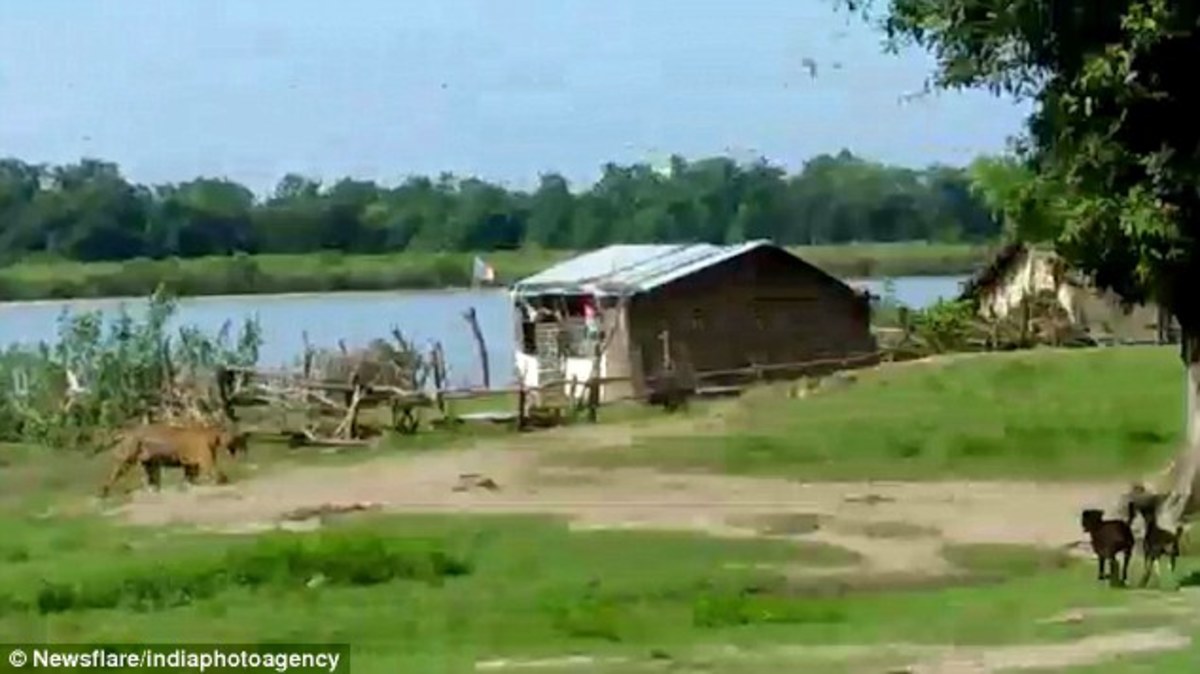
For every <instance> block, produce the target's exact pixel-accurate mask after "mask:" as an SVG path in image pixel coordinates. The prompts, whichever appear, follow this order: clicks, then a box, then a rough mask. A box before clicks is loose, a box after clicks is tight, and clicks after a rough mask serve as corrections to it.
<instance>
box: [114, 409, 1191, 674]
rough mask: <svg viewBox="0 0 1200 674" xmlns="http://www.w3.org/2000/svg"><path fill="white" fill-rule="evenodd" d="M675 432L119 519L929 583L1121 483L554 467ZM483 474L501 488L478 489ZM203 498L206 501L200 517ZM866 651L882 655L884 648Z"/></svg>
mask: <svg viewBox="0 0 1200 674" xmlns="http://www.w3.org/2000/svg"><path fill="white" fill-rule="evenodd" d="M679 423H681V420H675V419H664V420H663V422H662V425H657V426H656V425H651V426H649V427H646V428H641V427H639V428H638V430H636V431H634V430H631V429H630V428H628V427H620V426H604V425H602V426H596V427H589V428H580V427H575V428H566V429H557V430H554V431H547V432H542V433H537V434H529V435H522V436H513V437H510V438H503V439H494V440H489V441H487V442H481V443H480V444H478V445H477V446H475V447H472V448H468V449H463V450H455V451H445V452H425V453H421V454H415V455H408V456H394V455H393V456H381V457H379V458H374V459H371V460H368V461H365V462H362V463H358V464H356V465H351V466H337V467H328V466H326V467H301V468H293V469H289V470H286V471H282V472H270V473H268V474H264V475H261V476H258V477H255V478H254V479H249V480H244V481H241V482H239V483H237V484H233V485H228V486H225V487H205V488H194V489H191V490H182V489H180V490H177V489H171V488H167V489H164V490H163V491H162V492H160V493H157V494H154V493H147V492H137V493H135V494H134V495H133V497H132V498H131V500H130V501H129V502H128V503H126V504H125V505H123V506H121V507H119V508H117V509H115V510H113V511H112V513H111V514H113V515H115V516H118V517H121V518H124V519H126V520H127V521H129V522H130V523H135V524H143V525H161V524H173V523H179V524H183V523H186V524H192V525H199V526H202V527H205V528H213V529H217V530H222V531H241V532H245V531H257V530H262V529H267V528H271V527H275V526H280V523H281V522H282V521H285V520H292V521H288V522H287V526H291V527H298V528H303V527H305V526H311V525H315V522H316V521H315V520H309V522H308V523H305V522H303V521H301V522H296V521H294V520H295V519H296V518H295V517H289V514H294V513H296V512H297V511H300V510H302V509H309V510H310V511H313V512H315V511H316V510H318V509H320V508H322V507H325V508H338V507H353V506H354V505H359V506H367V507H378V508H380V509H382V510H385V511H392V512H442V513H445V512H452V513H502V512H503V513H542V514H545V513H550V514H558V515H563V516H566V517H567V518H569V521H570V522H571V526H573V527H579V528H618V527H646V528H654V529H664V528H666V529H686V530H696V531H703V532H706V533H709V534H712V535H719V536H759V535H766V534H770V535H774V536H781V537H785V538H795V539H797V540H805V541H819V542H824V543H829V544H833V545H836V546H839V547H842V548H845V549H848V550H851V551H853V552H856V553H858V555H859V556H860V558H861V561H860V562H859V563H858V564H857V565H855V566H854V567H844V568H835V569H822V570H821V571H819V572H820V573H845V572H847V571H853V572H857V573H860V574H878V575H884V574H887V575H895V574H903V575H905V576H922V575H941V574H947V573H952V572H953V571H954V569H953V567H952V566H951V565H950V564H949V563H948V562H947V561H946V560H945V559H944V558H943V557H942V555H941V552H940V551H941V548H942V546H943V545H944V544H945V543H1013V544H1028V545H1039V546H1048V547H1059V548H1063V547H1071V546H1079V544H1080V543H1082V532H1081V531H1080V530H1079V525H1078V517H1077V513H1078V512H1079V510H1080V508H1081V507H1084V506H1087V505H1097V506H1100V507H1105V506H1106V505H1108V504H1109V503H1110V502H1111V501H1112V499H1113V497H1114V495H1116V494H1119V493H1120V492H1121V490H1122V489H1123V488H1124V487H1125V485H1124V484H1121V483H1060V484H1046V483H1031V482H1012V481H1006V482H1001V481H995V482H924V483H904V482H813V483H801V482H795V481H787V480H780V479H768V478H751V477H731V476H719V475H702V474H663V473H659V472H655V471H652V470H640V469H617V470H585V469H563V468H557V467H550V466H548V465H546V464H545V461H544V459H545V457H547V456H548V455H550V454H552V453H553V452H555V451H559V450H560V449H561V448H570V449H572V450H579V449H581V448H583V447H588V448H591V449H593V450H594V451H622V450H625V449H627V448H628V447H629V446H630V444H632V439H633V438H632V435H633V433H634V432H636V433H638V435H640V436H644V435H646V434H653V433H655V432H672V433H677V432H678V431H679V430H681V429H679V428H675V427H668V426H667V425H675V424H679ZM708 423H719V419H718V420H716V421H712V420H710V421H709V422H708ZM692 430H693V431H696V430H704V429H692ZM464 475H465V476H467V477H465V478H464V477H463V476H464ZM485 478H486V479H487V480H490V481H491V485H489V486H490V487H492V488H488V486H479V485H480V482H482V481H484V479H485ZM201 500H202V501H204V505H203V507H196V502H197V501H201ZM789 527H791V528H789ZM1075 550H1076V551H1077V552H1078V553H1079V554H1088V552H1089V551H1087V550H1085V549H1082V548H1079V547H1075ZM795 572H796V573H816V571H813V570H811V569H806V570H800V569H797V570H795ZM1187 596H1188V599H1187V601H1188V602H1190V603H1189V604H1187V610H1188V611H1192V612H1193V615H1197V614H1200V598H1198V597H1196V596H1193V595H1191V594H1190V593H1188V595H1187ZM1189 643H1190V639H1189V638H1188V637H1187V636H1184V635H1181V634H1178V633H1176V632H1173V631H1171V630H1169V629H1164V630H1157V631H1154V630H1151V631H1146V632H1133V633H1119V634H1112V635H1107V636H1101V637H1093V638H1091V639H1089V640H1083V641H1080V642H1074V643H1066V644H1056V645H1045V644H1042V645H1034V644H1030V645H1028V646H1013V647H1005V648H992V649H964V648H958V647H954V646H950V645H948V646H946V647H944V648H931V647H920V648H917V649H911V648H910V649H908V650H907V651H904V652H905V653H908V654H909V655H911V657H912V660H913V662H914V664H913V665H912V666H911V667H910V668H908V669H907V670H898V671H911V672H914V673H915V672H923V673H925V672H927V673H931V674H932V673H936V674H976V673H983V672H995V671H1001V670H1005V671H1011V670H1021V669H1035V668H1055V667H1065V666H1068V665H1083V664H1089V663H1095V662H1103V661H1105V660H1106V659H1108V658H1111V657H1114V656H1115V655H1118V654H1121V653H1126V654H1127V653H1135V652H1144V651H1155V650H1171V649H1177V648H1184V647H1187V646H1188V644H1189ZM863 649H864V650H865V651H866V650H869V651H870V652H871V653H874V654H878V653H879V649H878V647H875V646H871V647H866V646H864V647H863ZM901 650H902V651H903V650H904V649H901ZM806 653H807V655H805V657H819V654H817V653H816V651H814V650H813V649H807V651H806ZM777 655H779V654H777ZM785 655H786V654H785ZM578 665H579V663H575V664H574V665H567V664H565V663H564V664H562V667H556V665H555V664H553V663H550V664H547V663H541V664H534V663H517V662H510V663H492V664H491V665H486V664H485V663H481V668H483V669H486V668H489V667H490V668H494V669H510V668H515V669H518V670H519V669H529V668H534V669H539V670H545V669H547V668H548V669H550V670H554V669H556V668H566V669H577V668H578Z"/></svg>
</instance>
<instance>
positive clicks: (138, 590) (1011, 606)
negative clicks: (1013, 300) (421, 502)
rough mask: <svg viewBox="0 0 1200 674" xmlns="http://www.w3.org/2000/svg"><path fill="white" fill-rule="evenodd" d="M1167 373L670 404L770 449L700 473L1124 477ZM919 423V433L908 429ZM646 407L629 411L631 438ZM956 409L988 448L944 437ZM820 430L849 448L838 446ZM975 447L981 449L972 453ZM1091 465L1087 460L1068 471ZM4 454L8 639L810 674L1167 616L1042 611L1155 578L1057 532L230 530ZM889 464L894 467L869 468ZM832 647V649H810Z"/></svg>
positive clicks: (1105, 598)
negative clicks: (103, 512)
mask: <svg viewBox="0 0 1200 674" xmlns="http://www.w3.org/2000/svg"><path fill="white" fill-rule="evenodd" d="M1170 367H1171V355H1170V354H1169V353H1168V352H1167V351H1166V350H1165V349H1157V348H1127V349H1126V348H1123V349H1109V350H1096V351H1089V352H1082V351H1080V352H1034V353H1022V354H1007V355H992V356H987V357H980V358H963V359H961V360H950V361H948V362H946V363H944V364H926V363H913V364H908V365H901V366H896V367H895V368H892V369H890V370H887V371H881V372H878V373H872V374H870V375H868V374H867V373H861V379H860V380H859V381H858V382H856V383H854V384H852V385H851V386H849V387H847V388H844V389H840V390H834V391H826V392H820V393H817V394H815V395H814V397H811V398H810V399H807V400H804V401H796V400H792V399H790V398H787V397H786V396H784V395H782V393H783V391H782V388H783V387H782V386H772V387H765V388H763V389H761V390H756V391H753V392H751V394H750V397H749V398H747V399H745V400H744V401H742V402H737V403H728V402H725V403H711V404H709V403H703V404H698V405H696V406H695V408H694V409H693V411H692V412H690V413H689V414H695V415H699V414H705V415H709V414H712V413H714V412H717V411H720V412H722V414H721V418H722V419H724V421H725V422H726V423H728V424H729V428H728V430H727V431H726V435H725V437H724V438H723V439H719V441H724V442H730V441H732V440H731V439H732V438H735V437H736V435H737V434H739V433H740V432H743V431H745V429H746V428H747V425H753V426H754V427H756V432H758V433H760V434H761V435H762V436H763V437H774V440H772V441H771V442H775V443H777V445H776V447H777V451H776V453H775V454H772V455H770V456H769V457H768V458H771V461H769V462H767V461H763V458H764V457H763V456H762V455H759V456H757V457H756V456H755V455H754V451H755V448H754V446H752V445H753V443H754V442H756V441H755V440H753V439H750V440H748V441H747V442H749V443H750V444H748V445H743V446H742V447H741V449H742V450H749V451H750V456H751V459H750V462H749V463H746V464H735V465H729V464H728V463H725V464H716V463H711V462H710V463H708V464H707V465H702V467H706V468H717V469H722V470H730V469H731V470H736V471H738V472H767V471H770V472H772V473H775V474H785V475H786V474H793V475H798V474H801V473H802V472H803V474H804V476H805V478H806V479H812V478H813V477H818V478H819V477H824V476H845V477H855V478H861V477H864V476H874V475H889V476H894V475H897V474H903V475H905V476H909V477H942V476H946V475H951V474H959V475H976V476H988V477H994V476H998V475H1011V474H1021V475H1030V474H1033V476H1035V477H1036V476H1041V475H1043V474H1044V475H1045V476H1058V477H1074V476H1075V471H1083V474H1087V475H1098V474H1108V473H1110V472H1112V471H1122V472H1123V474H1122V476H1123V477H1124V476H1127V475H1128V472H1129V471H1134V470H1141V469H1144V468H1147V467H1153V466H1155V465H1156V463H1157V461H1158V460H1159V459H1160V458H1162V456H1164V454H1165V452H1166V448H1167V446H1168V445H1169V444H1170V442H1171V440H1172V439H1173V437H1172V436H1171V434H1170V433H1169V432H1168V431H1166V430H1164V429H1169V428H1172V427H1173V425H1172V424H1171V423H1170V421H1171V420H1172V418H1173V416H1174V412H1175V410H1176V406H1177V403H1178V399H1177V394H1178V391H1177V387H1174V386H1171V385H1170V382H1171V380H1170V379H1169V378H1163V377H1162V376H1161V374H1162V372H1163V371H1164V370H1169V369H1170ZM904 400H908V401H910V402H909V404H910V405H911V409H912V412H906V411H905V409H907V408H904V407H902V406H901V403H902V401H904ZM1000 402H1003V403H1004V404H998V403H1000ZM718 405H733V406H734V407H733V408H729V407H721V408H719V409H718V407H717V406H718ZM731 412H732V413H731ZM780 414H788V415H791V416H792V417H793V418H791V419H786V420H781V419H779V418H775V417H777V415H780ZM964 415H965V416H964ZM959 417H962V418H959ZM826 418H827V420H826ZM926 418H927V420H925V421H918V422H917V423H918V424H919V425H920V428H919V429H912V428H910V427H908V426H906V424H912V423H913V421H911V420H914V419H918V420H920V419H926ZM952 419H957V420H954V421H952ZM658 420H659V421H661V418H659V419H658ZM651 422H652V420H650V419H641V420H638V421H634V422H632V423H633V426H634V428H635V434H636V428H637V427H638V426H639V425H640V424H642V423H651ZM926 424H928V425H926ZM680 426H681V427H686V424H681V425H680ZM806 426H813V428H812V429H805V427H806ZM851 426H857V427H861V428H863V429H866V430H864V431H861V432H859V433H858V434H854V433H853V432H851V431H850V430H849V429H850V427H851ZM938 428H945V429H946V430H945V431H939V430H937V429H938ZM1084 428H1090V429H1091V430H1090V431H1088V432H1087V433H1085V434H1084V435H1081V436H1077V435H1076V434H1077V433H1080V432H1081V429H1084ZM905 429H907V430H905ZM970 429H974V431H973V432H977V433H978V434H979V437H981V438H987V439H988V440H987V442H990V443H991V444H990V445H987V442H983V441H982V440H979V439H978V438H976V439H975V440H969V439H967V440H964V439H963V437H960V436H959V434H962V433H966V432H967V431H968V430H970ZM1055 429H1058V430H1055ZM918 430H919V431H922V432H924V433H925V435H926V436H927V438H926V440H925V444H928V446H929V447H931V450H930V452H931V455H930V456H925V455H923V454H921V453H918V454H917V455H914V456H909V457H904V456H897V455H896V453H895V448H896V447H900V446H903V447H909V448H911V447H914V446H917V447H920V446H922V445H920V444H917V443H916V442H915V441H914V438H913V435H912V434H913V433H915V432H917V431H918ZM789 434H790V437H791V440H790V441H789V440H788V438H789ZM823 434H828V435H831V436H832V438H831V439H829V440H828V441H827V443H828V444H827V445H824V447H825V448H826V450H827V451H828V452H829V453H828V455H827V457H826V460H825V462H824V463H820V464H813V463H811V462H808V461H806V460H804V458H805V455H806V454H807V453H808V452H810V451H811V448H812V447H813V446H814V445H813V443H814V442H815V439H816V438H819V437H820V436H821V435H823ZM897 434H900V438H899V440H893V439H891V438H892V436H894V435H897ZM868 436H873V437H874V438H875V439H874V440H869V439H868ZM690 440H691V441H692V442H694V443H697V449H696V450H694V452H693V454H692V455H691V456H690V457H689V460H688V461H678V460H677V459H678V457H683V456H685V454H684V452H683V450H682V449H681V448H680V447H678V446H675V445H672V444H671V443H668V445H667V448H666V449H665V450H656V449H652V448H648V447H647V448H634V449H632V450H628V451H627V452H621V450H615V449H614V450H612V451H606V452H592V454H593V455H603V456H608V457H612V456H615V455H616V454H617V453H621V456H622V457H623V458H632V457H649V458H650V459H652V460H653V461H660V460H662V459H663V458H664V457H665V458H666V459H667V460H668V461H669V462H671V463H672V465H673V466H682V465H687V466H693V465H697V463H696V462H695V461H694V459H695V458H696V457H697V456H700V457H703V456H704V455H705V454H706V453H709V452H711V451H712V447H711V446H710V445H709V444H706V443H708V442H709V441H708V440H707V439H705V438H704V437H701V436H692V437H691V438H690ZM789 442H790V443H791V444H792V445H794V447H795V449H793V450H791V451H792V452H793V454H790V455H789V454H788V449H787V448H788V446H789V445H788V443H789ZM956 442H957V443H958V444H957V445H956V444H955V443H956ZM1031 442H1035V444H1034V445H1033V446H1032V447H1031V446H1030V443H1031ZM854 443H857V444H854ZM897 443H898V444H897ZM839 444H840V445H842V446H843V448H844V449H845V450H846V451H843V452H838V453H834V452H833V451H832V450H833V448H834V447H836V446H838V445H839ZM981 446H989V447H991V450H990V451H968V450H969V449H970V448H976V447H981ZM956 447H957V448H958V449H957V451H956V450H955V448H956ZM258 449H259V448H258V447H256V448H255V449H254V450H252V455H253V456H254V457H256V458H255V461H256V462H258V461H262V460H263V455H262V454H261V453H259V452H258ZM659 451H665V454H658V452H659ZM731 455H732V454H730V455H729V456H731ZM1075 455H1078V456H1075ZM796 456H799V457H801V458H800V460H795V457H796ZM1089 459H1094V460H1095V461H1096V462H1097V464H1096V466H1094V467H1091V468H1087V467H1086V465H1085V464H1086V462H1087V461H1088V460H1089ZM726 460H727V461H728V458H727V459H726ZM0 462H2V463H3V464H4V466H3V471H0V528H3V530H4V531H5V536H4V539H3V542H0V632H3V633H4V634H6V635H9V638H10V640H13V641H20V640H39V641H42V640H50V641H72V642H89V641H115V642H121V641H163V642H178V641H180V640H181V639H184V638H186V639H188V640H193V641H198V642H244V641H253V642H268V643H269V642H321V641H348V642H350V643H352V644H353V655H352V661H353V666H354V671H356V672H389V673H390V672H425V671H452V672H469V671H472V668H473V664H474V663H475V662H477V661H480V660H488V659H498V658H507V659H538V658H561V657H566V656H570V655H576V654H587V656H589V657H594V658H596V663H597V664H596V665H595V669H597V670H599V671H605V672H634V673H635V674H637V673H639V672H652V671H659V670H661V669H662V668H663V667H668V666H669V667H673V668H676V669H679V670H682V671H691V670H704V669H707V670H709V671H722V672H725V671H733V672H756V671H763V670H764V669H769V670H771V671H776V670H781V671H782V669H781V668H793V669H794V668H802V669H803V670H804V671H814V672H830V673H832V672H844V671H855V667H858V666H862V667H864V668H866V669H871V668H872V667H873V668H874V669H872V671H874V670H880V671H886V670H885V669H884V665H887V666H895V665H896V664H897V662H896V657H897V656H894V655H892V656H889V655H888V653H887V652H886V651H885V650H883V649H881V648H880V647H881V646H882V645H884V644H897V643H908V644H913V645H914V648H918V647H920V646H921V645H930V646H938V645H943V644H950V643H953V644H956V645H958V646H961V647H970V646H988V645H1004V644H1018V643H1020V644H1038V643H1054V642H1061V641H1065V640H1073V639H1078V638H1081V637H1083V636H1087V635H1092V634H1103V633H1108V632H1114V631H1120V630H1125V629H1132V628H1137V627H1142V626H1159V625H1162V624H1163V621H1169V620H1175V619H1176V618H1171V617H1170V616H1166V614H1156V615H1154V616H1150V617H1145V616H1140V615H1135V614H1130V615H1124V614H1105V613H1102V612H1101V613H1098V614H1097V617H1089V618H1087V619H1086V620H1083V621H1056V620H1053V619H1052V618H1054V617H1055V616H1058V615H1062V614H1064V613H1070V612H1073V611H1078V610H1081V609H1090V608H1100V609H1105V608H1107V609H1114V610H1115V609H1125V610H1130V609H1131V608H1132V607H1134V605H1135V604H1137V603H1138V602H1139V601H1142V602H1143V603H1145V602H1144V600H1146V599H1147V598H1148V597H1152V596H1157V595H1147V594H1145V593H1138V592H1112V591H1110V590H1108V588H1106V587H1104V586H1103V585H1102V584H1098V583H1097V582H1096V581H1095V580H1094V578H1093V575H1092V573H1093V567H1092V566H1091V565H1090V564H1086V563H1081V562H1073V561H1070V560H1069V559H1068V558H1067V557H1066V556H1065V555H1064V553H1062V552H1061V551H1056V550H1053V549H1049V550H1047V549H1035V548H1028V547H1023V546H1019V545H995V544H988V545H964V544H947V545H946V546H944V547H943V549H942V552H943V555H944V556H945V558H946V559H947V560H948V561H949V562H951V563H952V564H953V565H954V566H955V567H957V568H958V569H960V570H961V572H962V573H961V574H960V575H957V576H949V577H936V576H934V577H925V576H921V575H919V574H914V575H896V574H893V575H871V574H866V573H860V572H852V573H847V572H844V571H840V570H839V569H840V567H843V566H845V565H847V564H852V563H854V562H855V561H856V560H857V559H858V557H857V555H856V554H855V553H854V552H851V551H849V550H845V549H842V548H838V547H833V546H830V545H827V544H821V543H817V542H806V541H796V540H763V539H750V540H739V539H719V538H713V537H705V536H699V535H692V534H683V533H670V532H662V531H639V532H629V531H591V532H572V531H570V530H569V529H568V528H567V527H566V526H565V525H564V523H563V522H561V521H559V520H556V519H551V518H543V517H528V516H492V517H465V516H460V517H456V516H429V517H424V516H401V517H380V516H372V515H359V516H345V517H343V518H341V519H339V520H334V521H332V522H328V523H326V524H325V525H324V526H323V527H322V528H321V529H318V530H317V531H312V532H306V533H288V532H273V533H268V534H259V535H252V536H251V535H222V534H213V533H203V532H198V531H193V530H188V529H170V528H159V529H150V528H133V527H121V526H116V525H114V524H113V523H112V522H106V521H99V520H97V519H94V518H93V517H91V516H89V515H86V514H81V513H87V512H89V511H90V510H91V509H90V508H89V507H87V506H86V505H84V503H83V502H82V496H81V491H83V490H85V489H90V486H91V485H94V484H96V481H97V480H98V479H99V478H100V476H101V474H102V473H103V472H104V469H106V468H107V464H106V462H102V461H99V460H88V459H85V458H83V457H81V456H80V455H79V454H77V453H70V452H45V451H43V450H41V449H39V448H36V447H32V446H21V447H18V446H13V445H0ZM756 462H757V463H756ZM906 462H908V463H907V464H906ZM839 463H841V464H844V465H841V466H839V465H838V464H839ZM888 463H893V464H895V463H898V464H901V468H899V469H894V470H883V467H884V466H885V464H888ZM1025 463H1028V464H1029V465H1030V466H1032V467H1027V466H1025V465H1024V464H1025ZM814 465H816V466H817V467H818V469H817V470H815V471H814V470H811V468H812V467H813V466H814ZM265 467H268V468H269V466H265ZM172 488H173V487H172V486H170V485H168V487H167V489H172ZM206 502H207V499H198V500H196V503H197V504H204V503H206ZM755 524H756V525H758V526H759V527H760V528H761V530H762V531H763V533H767V534H777V535H801V536H802V535H804V534H806V533H809V532H811V531H812V526H813V524H814V522H813V521H812V518H811V517H808V516H805V515H782V514H781V515H780V516H777V517H765V518H761V519H759V520H758V521H756V522H755ZM902 524H903V523H895V524H892V523H886V522H885V523H880V524H879V525H878V528H877V529H872V530H871V531H864V532H863V533H865V534H867V535H871V536H878V537H881V538H889V539H892V541H891V542H892V543H895V542H896V541H898V540H902V539H904V538H906V537H909V536H919V535H921V534H923V533H925V532H923V531H921V530H918V529H915V528H913V527H911V526H908V527H906V526H900V525H902ZM1185 552H1186V553H1187V554H1189V555H1190V556H1189V558H1188V559H1185V560H1183V562H1182V565H1181V566H1182V568H1181V572H1182V573H1183V574H1187V573H1188V572H1189V570H1194V569H1195V561H1196V559H1197V558H1196V557H1195V556H1194V548H1193V547H1191V546H1188V547H1185ZM1135 570H1136V567H1135ZM807 571H812V572H816V573H806V572H807ZM915 571H919V570H915ZM831 574H832V575H831ZM1164 616H1165V617H1164ZM1180 626H1181V627H1185V625H1184V623H1180ZM831 646H832V647H836V646H844V647H845V648H846V649H847V650H846V651H845V652H844V653H842V654H840V655H837V656H833V657H828V656H821V655H820V654H819V653H820V652H821V649H822V648H828V647H831ZM810 648H811V649H814V650H812V651H808V650H804V649H810ZM875 662H878V663H879V666H875V665H874V663H875ZM1131 662H1143V663H1145V662H1151V663H1154V664H1155V665H1156V666H1157V665H1158V664H1159V663H1162V668H1159V669H1155V670H1154V671H1164V672H1168V673H1171V672H1174V671H1179V672H1184V671H1189V670H1187V669H1185V668H1183V667H1182V664H1183V663H1186V662H1190V661H1188V660H1186V659H1181V658H1180V657H1178V656H1177V655H1174V654H1169V655H1166V656H1162V657H1161V658H1157V659H1155V658H1142V659H1140V660H1135V661H1131ZM868 665H869V666H868ZM1122 666H1125V665H1122ZM1129 666H1130V667H1132V665H1129ZM1171 667H1176V669H1171ZM568 670H569V668H568V667H567V666H565V665H564V667H562V668H554V667H541V668H538V669H536V671H551V672H563V671H568ZM513 671H530V670H522V669H516V668H514V670H513ZM1096 671H1110V670H1096ZM1112 671H1124V670H1120V669H1115V670H1112ZM1129 671H1136V670H1133V669H1130V670H1129Z"/></svg>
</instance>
